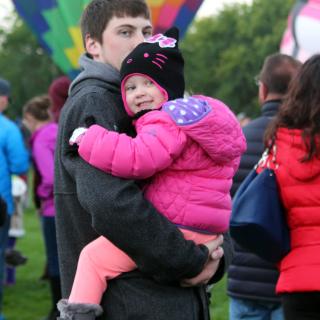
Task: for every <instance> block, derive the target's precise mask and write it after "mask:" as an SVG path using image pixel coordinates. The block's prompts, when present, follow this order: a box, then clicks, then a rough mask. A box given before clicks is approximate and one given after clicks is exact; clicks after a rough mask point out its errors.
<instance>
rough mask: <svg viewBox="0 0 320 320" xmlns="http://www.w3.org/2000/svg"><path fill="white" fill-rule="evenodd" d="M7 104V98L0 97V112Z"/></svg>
mask: <svg viewBox="0 0 320 320" xmlns="http://www.w3.org/2000/svg"><path fill="white" fill-rule="evenodd" d="M8 104H9V98H8V97H7V96H0V112H3V111H4V110H6V109H7V106H8Z"/></svg>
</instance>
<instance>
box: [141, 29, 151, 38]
mask: <svg viewBox="0 0 320 320" xmlns="http://www.w3.org/2000/svg"><path fill="white" fill-rule="evenodd" d="M143 36H144V38H145V39H148V38H150V37H151V36H152V31H151V30H147V31H144V32H143Z"/></svg>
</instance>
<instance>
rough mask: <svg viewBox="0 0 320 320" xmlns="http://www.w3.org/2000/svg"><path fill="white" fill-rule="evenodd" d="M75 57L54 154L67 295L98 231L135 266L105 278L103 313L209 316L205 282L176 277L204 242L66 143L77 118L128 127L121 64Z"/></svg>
mask: <svg viewBox="0 0 320 320" xmlns="http://www.w3.org/2000/svg"><path fill="white" fill-rule="evenodd" d="M80 64H81V67H82V69H83V71H82V72H81V73H80V74H79V76H78V77H77V78H76V79H75V80H74V81H73V83H72V85H71V88H70V92H69V98H68V100H67V102H66V104H65V105H64V107H63V109H62V112H61V116H60V121H59V135H58V140H57V148H56V154H55V205H56V210H57V214H56V225H57V242H58V252H59V263H60V270H61V280H62V292H63V297H65V298H67V297H68V296H69V293H70V290H71V287H72V282H73V278H74V275H75V271H76V266H77V261H78V257H79V254H80V251H81V249H82V248H83V247H84V246H85V245H86V244H88V243H89V242H91V241H92V240H94V239H95V238H97V237H98V236H99V235H102V236H105V237H106V238H108V239H109V240H110V241H112V242H113V243H114V244H115V245H116V246H117V247H119V248H120V249H121V250H123V251H124V252H126V253H127V254H128V255H129V256H130V257H131V258H132V259H133V260H134V261H135V262H136V264H137V266H138V271H133V272H131V273H128V274H125V275H122V276H120V277H119V278H117V279H114V280H112V281H109V282H108V285H109V286H108V289H107V290H106V293H105V295H104V298H103V300H102V302H101V304H102V306H103V308H104V311H105V312H104V314H103V315H102V316H101V318H100V319H108V320H121V319H128V320H129V319H130V320H134V319H139V320H143V319H154V320H170V319H172V320H173V319H188V320H196V319H197V320H198V319H208V310H207V309H208V305H207V298H206V295H205V293H204V288H202V287H200V288H181V287H180V286H179V285H178V282H179V280H181V279H184V278H190V277H193V276H195V275H197V274H198V273H200V271H201V270H202V268H203V266H204V264H205V263H206V261H207V259H208V251H207V248H206V247H205V246H202V245H200V246H197V245H195V244H194V243H193V242H192V241H186V240H185V239H184V238H183V236H182V234H181V232H180V231H179V230H178V229H177V228H176V226H174V225H173V224H172V223H170V222H169V221H168V220H167V219H166V218H164V217H163V216H162V215H161V214H159V213H158V212H157V211H156V209H155V208H154V207H153V206H152V205H151V203H149V202H148V201H147V200H145V199H144V197H143V193H142V192H141V189H140V188H139V186H138V185H137V184H136V183H135V181H132V180H125V179H120V178H117V177H114V176H112V175H108V174H106V173H104V172H102V171H100V170H98V169H95V168H94V167H92V166H90V165H89V164H87V163H86V162H84V161H83V160H82V159H81V158H80V157H79V156H78V154H77V150H76V149H75V148H74V147H71V146H69V143H68V141H69V137H70V136H71V133H72V131H73V130H74V129H75V128H77V127H80V126H89V125H91V124H94V123H95V124H99V125H101V126H103V127H105V128H107V129H109V130H113V131H118V132H125V133H130V130H132V128H131V126H129V124H130V119H129V118H128V116H127V114H126V113H125V111H124V108H123V105H122V100H121V94H120V80H119V73H118V71H117V70H115V69H114V68H113V67H111V66H110V65H107V64H103V63H100V62H97V61H93V60H92V59H90V58H88V57H87V56H86V55H83V56H82V57H81V59H80ZM225 242H227V243H228V242H229V241H228V240H227V241H225ZM230 251H231V250H229V249H226V248H225V253H226V257H225V259H224V263H222V264H221V268H220V270H219V272H217V273H216V275H215V277H214V280H219V279H220V278H221V276H222V274H223V272H224V268H225V267H226V266H227V265H228V263H227V262H229V260H230V256H228V253H230ZM203 315H205V316H203Z"/></svg>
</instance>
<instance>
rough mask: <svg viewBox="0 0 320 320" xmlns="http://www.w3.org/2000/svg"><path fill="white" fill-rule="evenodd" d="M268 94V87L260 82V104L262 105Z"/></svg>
mask: <svg viewBox="0 0 320 320" xmlns="http://www.w3.org/2000/svg"><path fill="white" fill-rule="evenodd" d="M268 94H269V89H268V87H267V86H266V85H265V84H264V83H263V82H260V84H259V100H260V102H261V103H264V102H265V101H266V99H267V97H268Z"/></svg>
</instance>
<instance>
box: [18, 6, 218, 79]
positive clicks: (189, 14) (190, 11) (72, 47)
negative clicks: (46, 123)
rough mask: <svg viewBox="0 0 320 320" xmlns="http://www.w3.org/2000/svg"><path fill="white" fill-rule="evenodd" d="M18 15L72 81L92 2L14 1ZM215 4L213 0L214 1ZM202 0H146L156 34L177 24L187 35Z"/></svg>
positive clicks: (182, 33) (81, 51) (76, 72)
mask: <svg viewBox="0 0 320 320" xmlns="http://www.w3.org/2000/svg"><path fill="white" fill-rule="evenodd" d="M12 1H13V3H14V5H15V8H16V10H17V12H18V14H19V15H20V16H21V17H22V18H23V19H24V21H25V22H26V23H27V24H28V25H29V27H30V28H31V30H32V32H33V33H34V34H35V35H36V36H37V38H38V40H39V43H40V44H41V45H42V47H43V48H45V49H46V50H47V52H48V53H49V54H50V56H51V57H52V59H53V61H54V62H55V63H56V64H57V65H58V66H59V67H60V69H61V70H62V71H63V72H64V73H65V74H66V75H68V76H69V77H70V78H74V77H75V76H76V75H77V74H78V72H79V70H78V67H79V66H78V59H79V56H80V55H81V54H82V53H83V44H82V37H81V31H80V28H79V20H80V16H81V14H82V12H83V9H84V8H85V6H86V5H87V4H88V3H89V2H90V0H12ZM211 1H212V0H211ZM202 2H203V0H147V3H148V5H149V7H150V8H151V13H152V20H153V25H154V27H155V28H154V29H155V30H154V33H158V32H163V31H164V30H167V29H169V28H170V27H171V26H173V25H175V26H177V27H178V28H179V30H180V37H181V38H182V37H183V35H184V34H185V32H186V30H187V28H188V26H189V24H190V23H191V21H192V19H193V18H194V16H195V14H196V12H197V10H198V9H199V7H200V5H201V4H202Z"/></svg>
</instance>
